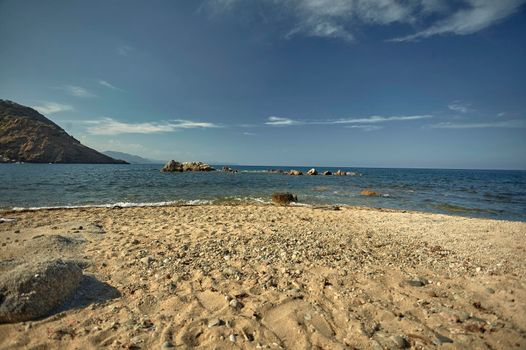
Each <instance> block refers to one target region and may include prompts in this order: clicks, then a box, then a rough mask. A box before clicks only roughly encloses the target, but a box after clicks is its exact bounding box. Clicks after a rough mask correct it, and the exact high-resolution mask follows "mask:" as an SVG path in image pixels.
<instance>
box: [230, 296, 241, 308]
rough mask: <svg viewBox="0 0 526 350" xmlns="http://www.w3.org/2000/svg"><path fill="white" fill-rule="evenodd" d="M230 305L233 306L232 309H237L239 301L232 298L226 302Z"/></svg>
mask: <svg viewBox="0 0 526 350" xmlns="http://www.w3.org/2000/svg"><path fill="white" fill-rule="evenodd" d="M228 304H229V305H230V306H231V307H233V308H234V309H237V308H238V307H240V303H239V301H237V299H235V298H234V299H232V300H230V302H229V303H228Z"/></svg>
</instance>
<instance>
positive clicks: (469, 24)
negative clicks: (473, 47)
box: [391, 0, 525, 42]
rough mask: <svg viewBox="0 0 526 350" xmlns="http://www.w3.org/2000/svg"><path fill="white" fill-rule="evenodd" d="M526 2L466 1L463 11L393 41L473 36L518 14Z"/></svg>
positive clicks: (501, 0) (519, 0)
mask: <svg viewBox="0 0 526 350" xmlns="http://www.w3.org/2000/svg"><path fill="white" fill-rule="evenodd" d="M524 2H525V0H498V1H497V0H465V1H464V3H465V4H464V6H463V7H462V8H461V9H459V10H458V11H456V12H454V13H453V14H451V15H450V16H448V17H446V18H443V19H441V20H439V21H437V22H436V23H434V24H432V25H431V26H430V27H429V28H427V29H424V30H422V31H420V32H417V33H415V34H411V35H407V36H403V37H399V38H395V39H391V41H398V42H399V41H412V40H416V39H421V38H428V37H430V36H434V35H440V34H457V35H467V34H473V33H476V32H478V31H480V30H483V29H485V28H487V27H489V26H491V25H493V24H495V23H497V22H499V21H501V20H503V19H504V18H506V17H508V16H510V15H512V14H513V13H515V12H517V11H518V9H519V7H520V6H521V5H522V4H524Z"/></svg>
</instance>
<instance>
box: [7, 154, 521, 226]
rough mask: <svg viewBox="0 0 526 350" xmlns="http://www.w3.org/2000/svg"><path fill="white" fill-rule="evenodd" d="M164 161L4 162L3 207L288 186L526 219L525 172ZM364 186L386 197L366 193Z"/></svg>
mask: <svg viewBox="0 0 526 350" xmlns="http://www.w3.org/2000/svg"><path fill="white" fill-rule="evenodd" d="M161 167H162V165H85V164H82V165H78V164H0V208H3V209H11V208H35V207H55V206H59V207H62V206H83V205H115V204H117V205H121V206H132V205H140V204H149V205H160V204H167V203H190V204H193V203H195V204H197V203H222V202H269V201H270V196H271V194H272V192H276V191H290V192H293V193H295V194H297V195H298V197H299V201H300V202H301V203H306V204H338V205H346V204H347V205H361V206H367V207H382V208H395V209H409V210H418V211H426V212H436V213H446V214H456V215H464V216H473V217H488V218H496V219H509V220H520V221H526V171H489V170H437V169H377V168H340V169H342V170H345V171H355V172H359V173H361V174H362V176H341V177H339V176H330V177H329V176H287V175H281V174H270V173H264V172H262V170H265V169H269V168H275V169H277V168H280V167H253V166H252V167H248V166H239V167H235V168H236V169H239V170H240V171H241V172H239V173H236V174H232V173H222V172H212V173H174V174H172V173H161V172H159V169H160V168H161ZM218 167H219V166H218ZM290 168H291V167H288V168H281V169H290ZM294 168H295V169H300V170H303V171H306V170H308V169H307V168H301V167H294ZM320 170H329V171H333V172H335V171H336V170H338V169H337V168H330V167H326V168H318V171H320ZM365 188H370V189H372V190H374V191H376V192H378V193H380V194H381V196H379V197H364V196H361V195H360V191H361V190H362V189H365Z"/></svg>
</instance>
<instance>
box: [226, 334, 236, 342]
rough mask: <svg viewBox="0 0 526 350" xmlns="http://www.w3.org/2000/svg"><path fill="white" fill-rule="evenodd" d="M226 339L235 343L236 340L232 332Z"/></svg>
mask: <svg viewBox="0 0 526 350" xmlns="http://www.w3.org/2000/svg"><path fill="white" fill-rule="evenodd" d="M228 339H229V340H230V341H231V342H232V343H235V342H236V336H235V335H234V334H230V337H228Z"/></svg>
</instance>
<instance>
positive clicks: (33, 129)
mask: <svg viewBox="0 0 526 350" xmlns="http://www.w3.org/2000/svg"><path fill="white" fill-rule="evenodd" d="M0 162H30V163H94V164H126V162H125V161H122V160H116V159H113V158H111V157H108V156H107V155H104V154H102V153H99V152H97V151H95V150H94V149H91V148H89V147H86V146H84V145H82V144H81V143H80V142H79V141H78V140H76V139H75V138H73V137H72V136H70V135H68V133H66V131H64V129H62V128H61V127H60V126H58V125H57V124H55V123H53V122H52V121H51V120H49V119H47V118H46V117H44V116H43V115H42V114H40V113H38V112H37V111H35V110H34V109H32V108H29V107H26V106H22V105H19V104H17V103H15V102H12V101H7V100H0Z"/></svg>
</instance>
